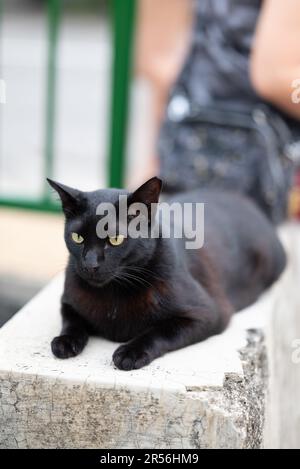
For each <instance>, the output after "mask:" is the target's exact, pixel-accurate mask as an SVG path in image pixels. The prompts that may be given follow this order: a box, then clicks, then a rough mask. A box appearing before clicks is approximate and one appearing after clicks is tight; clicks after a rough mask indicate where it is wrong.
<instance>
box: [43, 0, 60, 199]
mask: <svg viewBox="0 0 300 469" xmlns="http://www.w3.org/2000/svg"><path fill="white" fill-rule="evenodd" d="M47 7H48V15H47V20H48V62H47V98H46V134H45V164H44V171H45V174H44V179H45V186H44V199H45V203H46V204H47V203H49V202H50V203H51V199H50V191H49V186H48V184H47V183H46V177H52V175H53V165H54V142H55V117H56V112H55V111H56V66H57V44H58V34H59V23H60V13H61V0H48V2H47Z"/></svg>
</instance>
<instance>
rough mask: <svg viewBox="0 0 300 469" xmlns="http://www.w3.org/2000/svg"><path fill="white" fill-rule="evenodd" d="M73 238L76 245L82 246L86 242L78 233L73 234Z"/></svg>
mask: <svg viewBox="0 0 300 469" xmlns="http://www.w3.org/2000/svg"><path fill="white" fill-rule="evenodd" d="M71 236H72V239H73V241H74V243H76V244H81V243H83V241H84V238H83V237H82V236H81V235H80V234H78V233H74V232H73V233H72V235H71Z"/></svg>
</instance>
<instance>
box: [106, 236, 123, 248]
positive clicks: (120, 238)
mask: <svg viewBox="0 0 300 469" xmlns="http://www.w3.org/2000/svg"><path fill="white" fill-rule="evenodd" d="M108 239H109V242H110V244H111V245H112V246H120V244H122V243H123V241H124V239H125V236H123V235H121V234H119V235H117V236H113V237H111V238H108Z"/></svg>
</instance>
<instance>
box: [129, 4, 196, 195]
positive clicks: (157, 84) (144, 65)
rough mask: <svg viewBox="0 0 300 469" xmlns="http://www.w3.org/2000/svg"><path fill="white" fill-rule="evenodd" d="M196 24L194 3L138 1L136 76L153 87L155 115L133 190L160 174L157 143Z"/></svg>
mask: <svg viewBox="0 0 300 469" xmlns="http://www.w3.org/2000/svg"><path fill="white" fill-rule="evenodd" d="M192 21H193V2H192V0H139V2H138V24H137V34H136V59H135V68H136V75H137V76H138V77H141V78H144V79H145V80H147V81H148V82H149V83H150V85H151V90H152V96H153V107H152V109H153V115H152V119H151V121H152V126H151V127H152V128H151V129H149V132H150V134H151V145H150V148H149V152H148V155H149V156H148V157H147V158H146V161H145V162H143V163H144V164H142V165H141V167H140V168H139V169H138V170H137V171H135V174H134V176H133V177H132V178H131V181H129V186H130V187H134V186H138V185H139V184H141V183H142V182H143V181H145V180H146V179H148V178H150V177H152V176H153V175H155V174H157V172H158V169H159V163H158V158H157V155H156V141H157V135H158V131H159V128H160V124H161V121H162V118H163V115H164V111H165V106H166V100H167V97H168V92H169V90H170V87H171V85H172V83H173V82H174V80H175V79H176V77H177V75H178V73H179V71H180V69H181V67H182V64H183V61H184V59H185V56H186V53H187V49H188V46H189V43H190V36H191V30H192Z"/></svg>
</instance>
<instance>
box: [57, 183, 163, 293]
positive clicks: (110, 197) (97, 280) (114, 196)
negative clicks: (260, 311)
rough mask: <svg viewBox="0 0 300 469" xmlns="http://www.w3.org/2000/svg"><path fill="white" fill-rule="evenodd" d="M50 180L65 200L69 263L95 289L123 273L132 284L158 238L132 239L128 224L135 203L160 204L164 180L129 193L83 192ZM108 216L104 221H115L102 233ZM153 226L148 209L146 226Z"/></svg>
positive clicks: (147, 184) (116, 191)
mask: <svg viewBox="0 0 300 469" xmlns="http://www.w3.org/2000/svg"><path fill="white" fill-rule="evenodd" d="M48 182H49V184H50V185H51V186H52V187H53V188H54V189H55V190H56V192H57V193H58V195H59V197H60V199H61V203H62V208H63V212H64V214H65V242H66V245H67V248H68V250H69V253H70V264H71V265H72V267H73V268H74V269H75V271H76V272H77V274H78V275H79V276H80V277H81V278H82V279H83V280H85V281H86V282H87V283H89V284H90V285H92V286H96V287H101V286H103V285H106V284H108V283H109V282H111V281H115V282H120V281H122V280H121V279H122V278H123V279H124V275H125V274H126V276H127V280H128V278H129V276H130V275H131V274H132V275H134V274H135V271H136V269H137V267H140V268H142V267H143V266H145V265H146V264H147V263H148V262H149V260H150V259H151V257H152V255H153V252H154V249H155V246H156V242H157V240H156V239H155V238H154V237H151V236H147V237H132V236H130V230H129V233H128V226H130V223H132V220H133V218H136V216H134V215H132V214H131V211H130V210H131V207H134V205H133V204H136V203H138V204H143V205H144V206H145V207H147V208H148V209H150V206H151V204H152V207H153V204H157V203H158V200H159V195H160V191H161V186H162V182H161V180H160V179H158V178H157V177H154V178H152V179H150V180H149V181H147V182H145V183H144V184H143V185H142V186H141V187H139V188H138V189H137V190H136V191H135V192H131V193H130V192H128V191H126V190H119V189H103V190H97V191H93V192H83V191H80V190H78V189H73V188H71V187H68V186H65V185H63V184H60V183H57V182H55V181H52V180H50V179H48ZM120 196H123V200H127V207H128V212H126V216H125V218H124V216H123V215H124V212H122V216H121V215H120V212H121V209H120ZM124 196H126V198H125V197H124ZM121 198H122V197H121ZM103 207H104V209H105V210H104V211H103V210H102V208H103ZM110 207H111V208H110ZM99 208H100V210H99ZM100 213H101V215H100ZM136 213H138V212H136ZM145 216H146V215H145ZM104 217H106V219H105V220H107V219H109V220H110V221H111V220H112V223H110V224H109V225H110V226H109V229H108V230H107V228H108V224H107V223H105V224H102V228H103V227H104V228H105V230H104V233H103V231H101V230H100V231H99V226H100V225H99V223H101V222H104ZM108 217H109V218H108ZM114 219H115V220H116V222H115V224H114V223H113V220H114ZM142 220H143V218H142ZM154 223H156V222H155V217H153V212H152V216H151V212H150V210H148V214H147V226H148V227H149V228H150V227H151V225H153V224H154ZM106 230H107V231H106ZM122 233H124V234H126V235H125V236H124V235H123V234H122ZM130 272H131V274H130Z"/></svg>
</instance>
